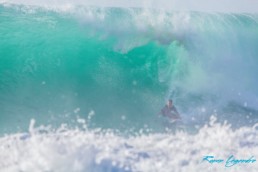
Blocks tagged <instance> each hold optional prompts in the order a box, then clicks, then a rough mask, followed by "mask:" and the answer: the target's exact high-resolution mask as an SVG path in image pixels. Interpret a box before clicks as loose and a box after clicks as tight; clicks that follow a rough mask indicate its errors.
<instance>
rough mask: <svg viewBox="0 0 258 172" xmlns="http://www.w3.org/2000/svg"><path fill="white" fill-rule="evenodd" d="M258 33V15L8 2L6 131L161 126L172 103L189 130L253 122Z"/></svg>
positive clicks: (0, 105) (1, 77) (2, 28)
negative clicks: (32, 126) (213, 123)
mask: <svg viewBox="0 0 258 172" xmlns="http://www.w3.org/2000/svg"><path fill="white" fill-rule="evenodd" d="M257 27H258V16H257V15H256V14H222V13H219V14H217V13H214V14H209V13H198V12H169V11H161V10H150V9H141V8H129V9H128V8H97V7H67V8H64V7H63V8H60V9H58V8H41V7H32V6H24V5H10V4H2V5H0V34H1V39H0V114H1V115H0V123H1V125H0V126H1V131H3V132H2V133H9V132H15V131H17V130H21V131H24V130H26V128H27V125H28V121H29V120H30V119H31V118H34V119H36V120H37V121H40V123H42V124H50V125H52V126H59V125H60V124H61V123H68V124H70V125H73V123H75V122H74V120H75V119H76V117H78V116H79V117H82V118H87V117H88V115H89V114H90V116H92V118H91V122H92V126H91V127H101V128H116V129H123V128H124V129H130V128H132V127H136V128H137V127H140V128H141V127H142V126H144V125H148V126H152V128H155V127H156V128H157V129H158V128H159V127H160V123H159V124H157V120H158V118H157V113H158V112H159V109H160V108H161V107H162V106H163V105H164V102H165V100H166V99H167V98H169V97H170V98H173V99H174V102H175V104H176V106H177V108H178V109H179V111H180V112H181V113H182V117H183V118H184V121H185V123H199V122H201V121H202V122H205V121H207V120H208V119H209V116H210V115H211V114H215V115H218V118H219V120H220V119H221V120H225V119H226V120H228V121H230V122H232V123H233V124H234V125H246V124H254V123H256V122H257V110H258V106H257V104H258V90H257V86H258V80H257V79H256V78H257V77H256V75H257V72H258V59H257V55H258V49H257V47H258V30H257ZM197 121H198V122H197ZM74 125H75V124H74ZM14 126H15V127H14Z"/></svg>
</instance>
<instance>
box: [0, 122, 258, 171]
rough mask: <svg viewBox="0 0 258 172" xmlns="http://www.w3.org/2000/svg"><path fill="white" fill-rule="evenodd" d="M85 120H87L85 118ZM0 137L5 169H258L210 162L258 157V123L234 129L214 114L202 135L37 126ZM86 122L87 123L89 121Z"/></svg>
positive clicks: (254, 165) (1, 164) (1, 165)
mask: <svg viewBox="0 0 258 172" xmlns="http://www.w3.org/2000/svg"><path fill="white" fill-rule="evenodd" d="M83 123H84V122H83ZM34 125H35V121H34V120H32V121H31V125H30V129H29V133H16V134H11V135H6V136H4V137H1V138H0V145H1V146H0V171H3V172H9V171H10V172H17V171H26V172H46V171H51V172H52V171H58V172H71V171H78V172H80V171H87V172H92V171H93V172H94V171H112V172H118V171H143V172H156V171H158V172H160V171H162V172H171V171H173V172H189V171H191V172H199V171H213V172H216V171H219V172H221V171H227V172H231V171H232V172H233V171H234V172H243V171H250V172H255V171H257V170H258V162H255V163H252V164H236V165H234V166H232V167H228V168H227V167H225V164H223V163H222V164H209V163H208V162H206V161H204V162H203V161H202V159H203V157H204V156H206V155H213V156H215V157H217V158H220V159H227V158H228V157H229V156H230V155H234V156H235V157H236V158H239V159H248V158H250V157H251V156H254V158H255V159H257V158H258V124H256V125H255V126H253V127H242V128H239V129H237V130H232V129H231V127H230V125H228V124H220V123H216V121H215V119H214V118H212V119H211V122H210V123H209V124H208V125H205V126H204V127H202V128H201V129H200V130H199V132H198V133H197V134H194V135H192V134H188V133H186V132H183V131H178V132H176V133H170V132H168V133H148V134H146V133H145V134H143V133H141V134H140V133H139V134H134V135H131V136H123V135H122V134H119V133H117V132H115V131H112V130H102V129H100V128H99V129H88V128H87V127H86V128H85V127H83V129H79V128H75V129H68V128H67V126H66V125H62V126H61V127H60V128H59V129H57V130H51V129H49V128H46V127H42V126H41V127H33V126H34ZM84 125H85V123H84Z"/></svg>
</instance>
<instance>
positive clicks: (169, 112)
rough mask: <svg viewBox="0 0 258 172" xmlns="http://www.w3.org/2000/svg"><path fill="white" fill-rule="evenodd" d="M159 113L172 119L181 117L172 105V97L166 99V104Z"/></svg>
mask: <svg viewBox="0 0 258 172" xmlns="http://www.w3.org/2000/svg"><path fill="white" fill-rule="evenodd" d="M160 114H161V115H163V116H165V117H169V118H170V119H173V120H177V119H181V117H180V115H179V113H178V111H177V109H176V107H175V106H174V105H173V101H172V99H169V100H168V101H167V104H166V105H165V106H164V107H163V108H162V109H161V111H160Z"/></svg>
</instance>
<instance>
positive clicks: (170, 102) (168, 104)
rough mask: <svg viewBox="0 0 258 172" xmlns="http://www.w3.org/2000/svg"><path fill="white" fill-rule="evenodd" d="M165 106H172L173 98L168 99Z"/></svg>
mask: <svg viewBox="0 0 258 172" xmlns="http://www.w3.org/2000/svg"><path fill="white" fill-rule="evenodd" d="M167 106H168V107H172V106H173V100H172V99H168V102H167Z"/></svg>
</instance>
